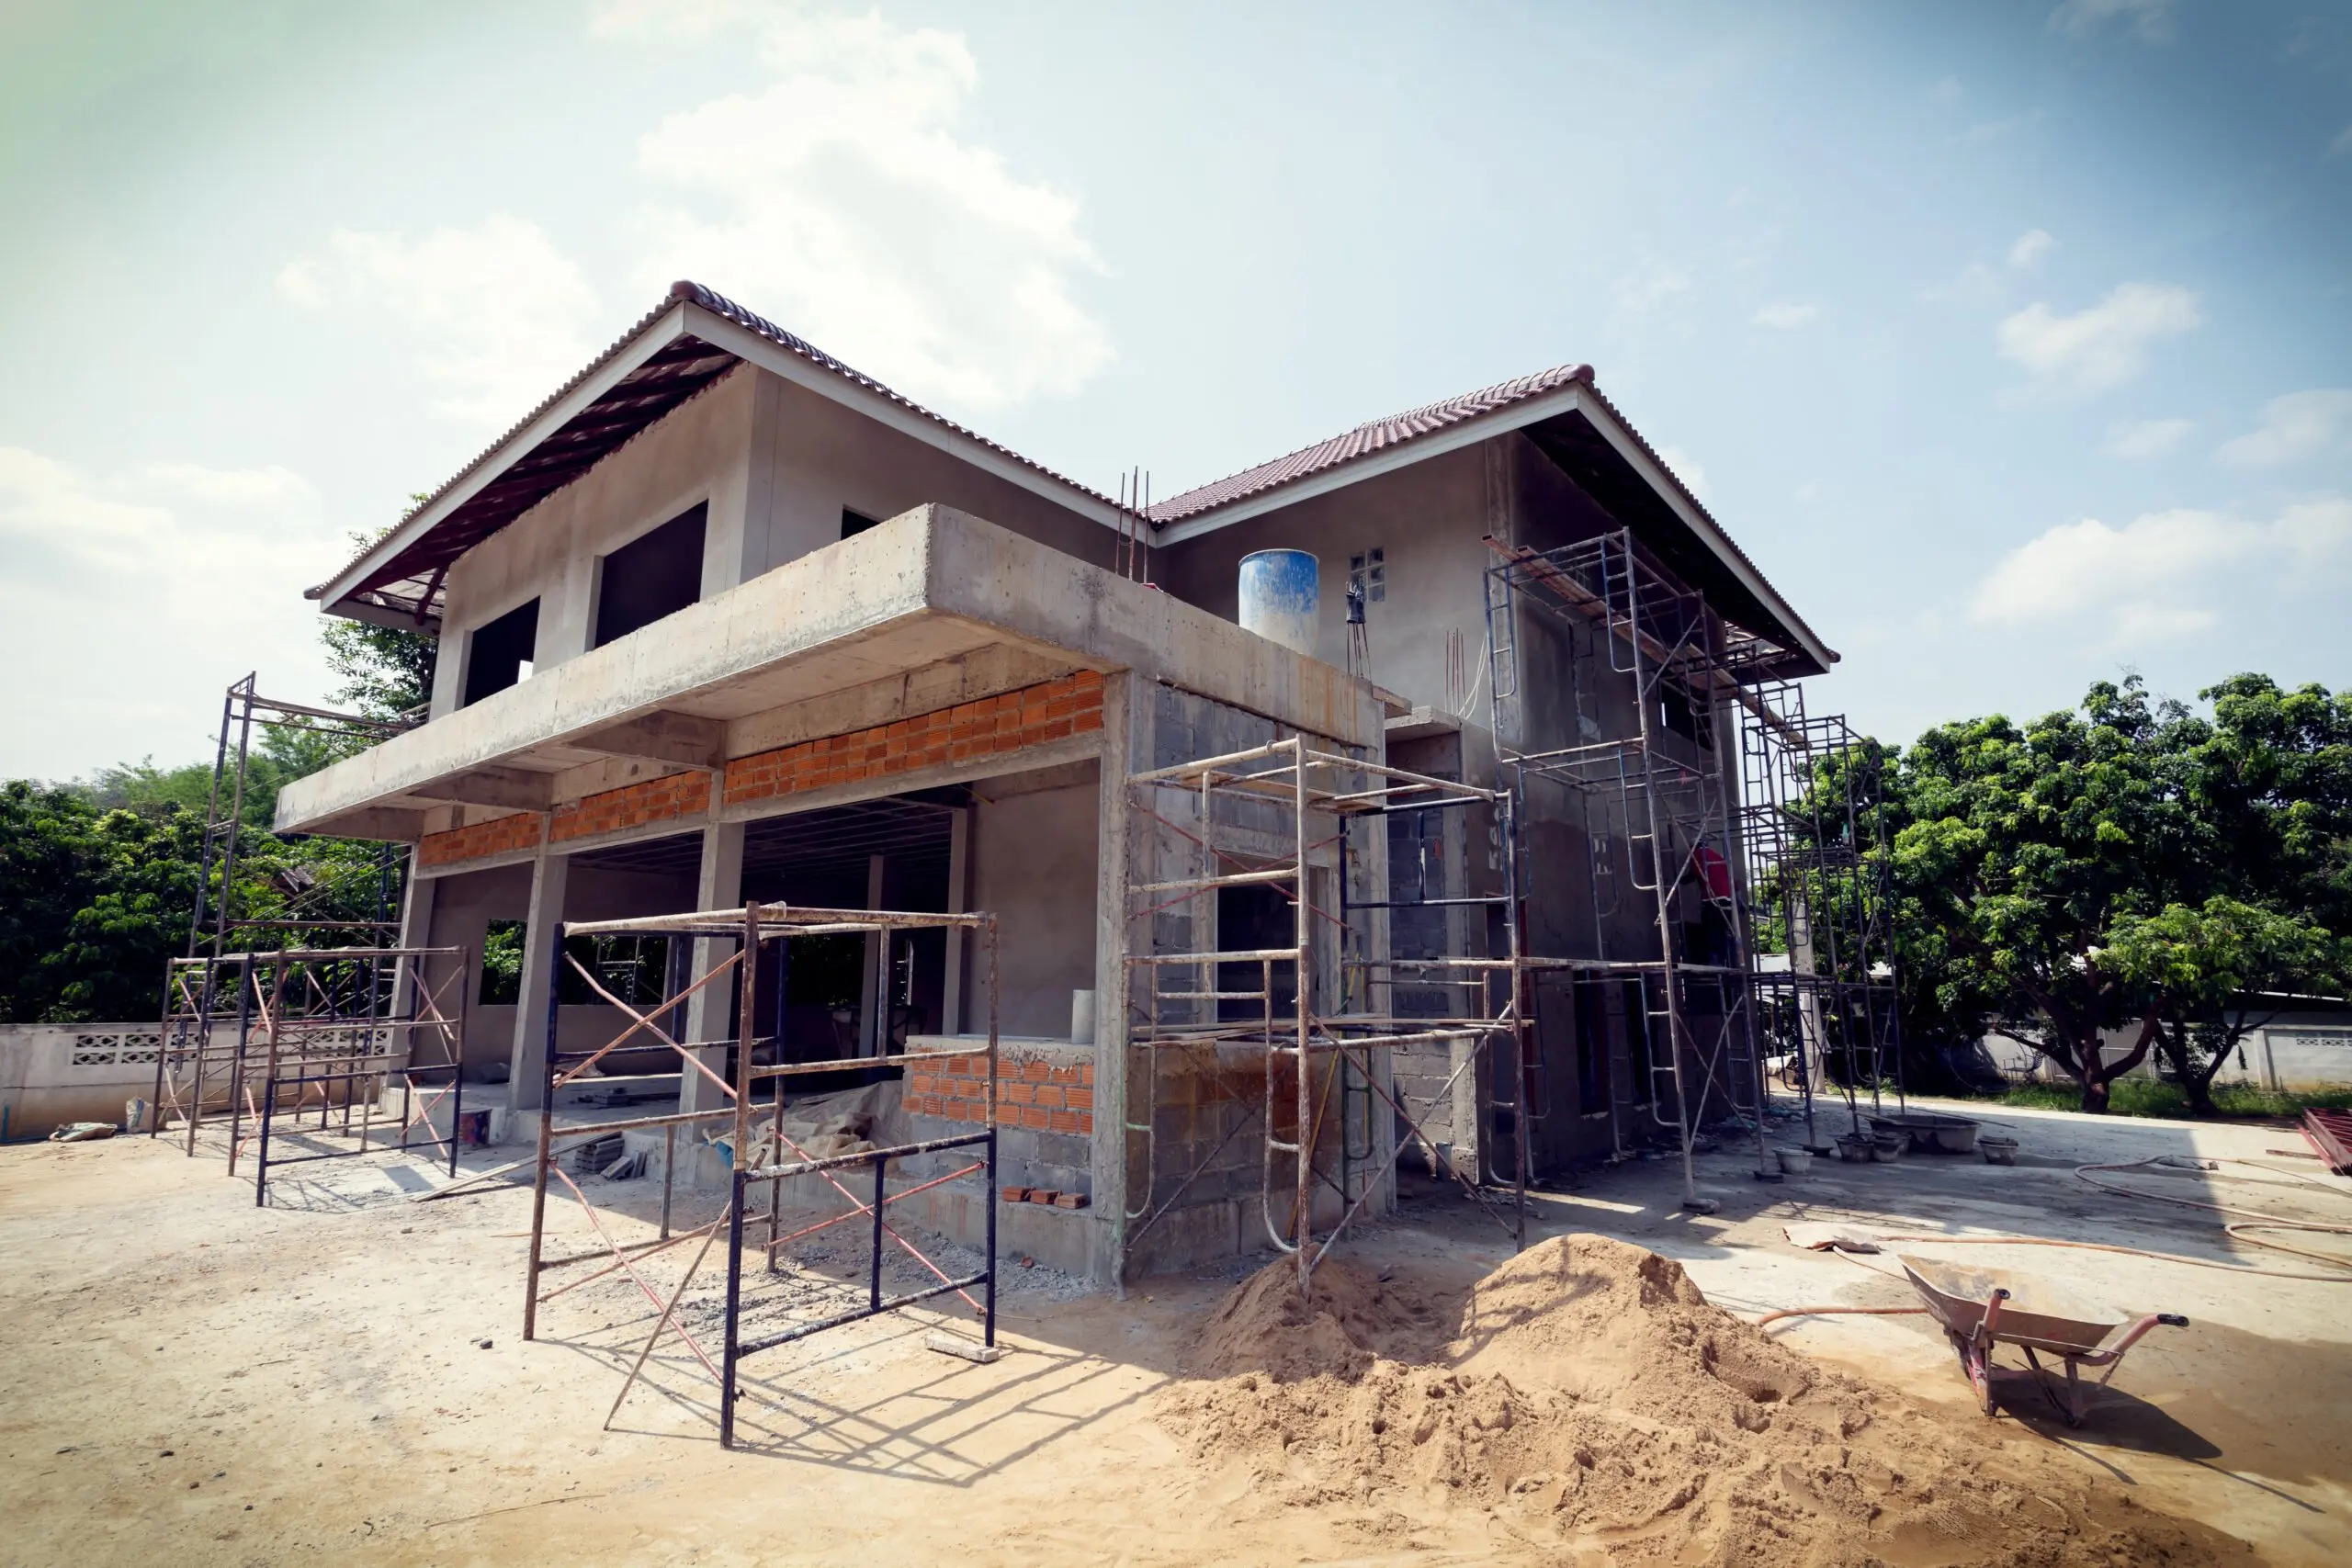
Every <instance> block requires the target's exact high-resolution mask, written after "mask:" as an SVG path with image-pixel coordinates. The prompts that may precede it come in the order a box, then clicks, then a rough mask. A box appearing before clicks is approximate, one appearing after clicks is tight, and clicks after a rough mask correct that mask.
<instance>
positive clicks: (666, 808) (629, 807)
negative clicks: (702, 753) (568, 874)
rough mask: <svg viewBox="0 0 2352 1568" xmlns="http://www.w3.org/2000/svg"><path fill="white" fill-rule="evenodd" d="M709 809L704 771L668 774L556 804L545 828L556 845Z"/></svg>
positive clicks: (693, 815) (708, 779) (550, 839)
mask: <svg viewBox="0 0 2352 1568" xmlns="http://www.w3.org/2000/svg"><path fill="white" fill-rule="evenodd" d="M709 809H710V775H709V774H708V773H699V772H690V773H672V774H670V775H669V776H667V777H666V778H658V779H648V780H646V781H645V782H644V783H642V784H626V785H624V786H622V787H621V788H619V789H608V790H604V791H601V792H600V793H598V794H595V795H583V796H582V797H581V798H580V799H578V800H575V801H573V802H571V804H570V805H568V806H559V807H556V808H555V815H554V819H553V821H552V822H551V823H550V824H549V826H548V842H549V843H556V844H560V843H562V842H563V841H564V840H567V839H585V838H588V837H590V836H591V835H593V834H596V833H616V832H618V831H619V830H620V829H624V828H641V827H643V826H644V825H645V824H646V823H648V822H667V821H669V820H671V819H672V818H677V817H699V816H701V815H702V814H703V813H704V812H706V811H707V810H709Z"/></svg>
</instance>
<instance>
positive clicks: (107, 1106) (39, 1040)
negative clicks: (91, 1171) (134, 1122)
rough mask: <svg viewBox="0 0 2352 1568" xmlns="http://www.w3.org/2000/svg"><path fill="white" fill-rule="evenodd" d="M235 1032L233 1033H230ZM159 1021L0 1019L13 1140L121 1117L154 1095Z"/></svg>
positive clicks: (0, 1097)
mask: <svg viewBox="0 0 2352 1568" xmlns="http://www.w3.org/2000/svg"><path fill="white" fill-rule="evenodd" d="M232 1033H233V1031H232ZM161 1038H162V1036H161V1034H160V1032H158V1029H157V1026H156V1022H155V1021H154V1020H153V1019H149V1020H147V1021H144V1022H140V1023H10V1024H0V1107H5V1108H6V1111H7V1118H6V1120H7V1126H6V1137H7V1141H8V1142H10V1143H21V1142H23V1141H24V1140H26V1139H28V1138H39V1137H45V1136H47V1135H48V1134H49V1133H50V1132H51V1130H52V1129H54V1128H56V1127H58V1126H59V1125H61V1124H62V1123H64V1122H117V1123H119V1122H121V1121H122V1119H123V1103H124V1101H126V1100H130V1099H131V1098H133V1097H136V1098H138V1099H141V1100H152V1099H153V1098H154V1094H155V1055H156V1050H157V1042H158V1041H159V1040H160V1039H161Z"/></svg>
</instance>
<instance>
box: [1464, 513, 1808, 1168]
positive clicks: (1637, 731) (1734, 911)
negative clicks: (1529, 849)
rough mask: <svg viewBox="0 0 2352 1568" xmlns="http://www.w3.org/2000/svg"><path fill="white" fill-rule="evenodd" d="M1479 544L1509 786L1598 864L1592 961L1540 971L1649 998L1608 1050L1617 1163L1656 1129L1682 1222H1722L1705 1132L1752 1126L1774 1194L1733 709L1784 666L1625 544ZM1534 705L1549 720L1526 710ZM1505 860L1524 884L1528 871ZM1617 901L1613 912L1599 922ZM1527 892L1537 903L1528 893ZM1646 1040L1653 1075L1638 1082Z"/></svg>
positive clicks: (1501, 760)
mask: <svg viewBox="0 0 2352 1568" xmlns="http://www.w3.org/2000/svg"><path fill="white" fill-rule="evenodd" d="M1487 545H1488V547H1489V548H1490V549H1491V550H1492V551H1493V553H1494V555H1495V556H1496V560H1495V562H1494V563H1493V564H1492V565H1491V566H1490V567H1489V568H1488V570H1487V576H1486V583H1487V592H1486V609H1487V649H1488V655H1489V660H1490V668H1489V678H1488V685H1487V702H1488V711H1489V714H1490V716H1491V721H1492V726H1493V733H1494V738H1495V748H1496V753H1497V760H1498V766H1499V769H1500V771H1501V773H1502V775H1503V777H1504V778H1505V779H1506V780H1507V781H1508V784H1509V793H1510V795H1511V797H1512V798H1513V799H1514V800H1515V801H1517V802H1519V803H1520V806H1521V818H1522V819H1523V818H1524V814H1525V813H1526V812H1527V811H1528V810H1530V809H1532V807H1530V805H1529V802H1530V799H1531V795H1532V793H1533V792H1534V791H1535V790H1537V789H1548V790H1553V791H1556V792H1559V793H1560V794H1562V795H1565V796H1566V798H1568V799H1570V800H1572V801H1573V802H1574V803H1575V807H1576V810H1577V814H1578V819H1579V824H1580V827H1581V829H1582V830H1583V835H1584V840H1585V842H1586V844H1587V845H1588V848H1589V853H1590V854H1591V856H1592V859H1593V868H1592V871H1591V874H1589V876H1588V878H1587V881H1588V883H1589V903H1590V905H1591V909H1590V913H1591V928H1590V929H1591V931H1592V933H1593V940H1594V942H1595V948H1596V950H1595V951H1594V952H1592V953H1577V954H1555V955H1546V956H1552V957H1557V958H1562V959H1566V960H1568V961H1569V963H1568V965H1567V966H1568V967H1571V968H1574V969H1576V970H1577V971H1578V972H1580V973H1581V974H1584V975H1587V976H1604V977H1613V978H1616V979H1619V980H1621V981H1623V982H1626V983H1629V984H1630V985H1632V986H1634V987H1638V995H1639V997H1640V998H1641V1002H1640V1019H1641V1027H1640V1030H1639V1032H1638V1035H1637V1034H1636V1032H1635V1031H1634V1027H1633V1020H1632V1018H1631V1016H1630V1015H1629V1016H1628V1019H1627V1022H1626V1028H1625V1031H1624V1039H1623V1048H1622V1049H1621V1048H1620V1042H1619V1041H1618V1040H1617V1039H1616V1038H1615V1037H1614V1036H1612V1042H1611V1059H1610V1063H1609V1067H1610V1071H1609V1084H1610V1093H1611V1126H1612V1129H1613V1137H1614V1138H1615V1140H1616V1147H1617V1152H1618V1153H1619V1154H1620V1155H1624V1154H1628V1153H1631V1152H1633V1151H1631V1150H1629V1149H1628V1148H1626V1146H1625V1145H1624V1143H1623V1139H1624V1137H1625V1134H1626V1131H1627V1129H1628V1128H1629V1127H1631V1126H1634V1125H1638V1124H1640V1123H1641V1122H1642V1121H1643V1120H1644V1115H1643V1113H1644V1112H1645V1111H1646V1113H1647V1114H1646V1120H1647V1121H1648V1122H1651V1123H1654V1124H1655V1125H1656V1127H1657V1129H1658V1130H1660V1131H1662V1132H1665V1133H1667V1134H1671V1136H1672V1138H1673V1141H1674V1144H1675V1148H1676V1152H1677V1155H1678V1156H1679V1160H1680V1164H1681V1175H1682V1202H1683V1204H1684V1206H1686V1207H1689V1208H1692V1209H1699V1210H1706V1209H1710V1208H1712V1207H1713V1201H1712V1200H1709V1199H1706V1198H1703V1197H1702V1196H1701V1194H1700V1192H1699V1186H1698V1168H1697V1157H1696V1156H1697V1155H1698V1153H1699V1152H1700V1149H1701V1145H1702V1139H1704V1137H1705V1136H1706V1129H1707V1128H1708V1127H1709V1126H1714V1125H1725V1124H1733V1123H1740V1122H1744V1123H1745V1127H1744V1128H1743V1129H1742V1130H1743V1132H1744V1133H1745V1134H1747V1137H1746V1138H1744V1139H1743V1141H1750V1142H1752V1145H1753V1148H1754V1153H1755V1168H1754V1175H1755V1177H1756V1178H1757V1179H1758V1180H1778V1179H1779V1170H1778V1168H1777V1164H1776V1163H1775V1162H1774V1160H1773V1158H1772V1156H1771V1155H1770V1151H1769V1150H1768V1149H1767V1147H1766V1145H1765V1142H1764V1136H1765V1134H1764V1122H1765V1110H1766V1104H1767V1090H1766V1088H1765V1084H1764V1078H1763V1071H1762V1060H1761V1056H1760V1054H1759V1052H1758V1033H1757V1020H1756V1010H1755V991H1754V987H1753V986H1752V984H1751V979H1752V964H1751V953H1752V951H1753V942H1752V932H1751V930H1750V919H1749V911H1748V910H1747V908H1746V907H1745V905H1744V902H1743V896H1742V890H1743V885H1744V876H1743V870H1742V865H1741V854H1742V846H1741V842H1740V838H1739V828H1740V825H1741V822H1740V814H1739V810H1738V806H1737V802H1738V789H1739V776H1738V772H1737V764H1736V741H1735V739H1733V737H1732V736H1731V735H1729V734H1728V733H1727V729H1728V710H1729V709H1730V708H1731V707H1733V706H1743V707H1747V706H1750V705H1751V699H1750V697H1749V695H1748V694H1747V689H1746V688H1747V683H1749V682H1753V681H1754V680H1756V679H1758V676H1759V674H1760V673H1761V671H1763V670H1765V669H1766V668H1768V667H1769V665H1770V661H1771V660H1772V659H1773V658H1774V656H1775V655H1776V654H1777V653H1778V651H1779V650H1777V649H1772V648H1771V647H1770V645H1769V644H1765V643H1762V642H1761V641H1760V640H1759V639H1757V638H1755V637H1750V636H1747V635H1744V634H1740V633H1738V632H1736V630H1735V628H1733V627H1731V626H1729V625H1728V624H1727V623H1726V622H1725V620H1724V617H1723V615H1721V614H1720V612H1718V611H1717V610H1716V609H1715V607H1714V606H1713V604H1710V603H1709V602H1708V601H1707V599H1706V597H1705V596H1704V595H1703V594H1702V593H1701V592H1698V591H1697V590H1695V589H1693V588H1691V587H1690V586H1688V585H1686V584H1684V583H1682V582H1680V581H1678V580H1676V579H1675V578H1674V577H1673V576H1672V575H1671V574H1670V573H1668V571H1667V570H1665V569H1664V568H1663V567H1662V566H1660V565H1659V564H1658V563H1657V561H1655V560H1654V559H1653V558H1651V557H1650V556H1649V555H1648V554H1647V552H1646V551H1645V550H1644V549H1643V548H1642V547H1640V545H1639V544H1638V543H1637V542H1636V540H1635V538H1634V534H1633V531H1632V530H1631V529H1620V530H1616V531H1613V532H1610V533H1605V534H1601V535H1600V536H1595V537H1593V538H1589V539H1586V540H1582V541H1579V542H1577V543H1575V544H1570V545H1565V546H1560V547H1555V548H1552V549H1548V550H1537V549H1534V548H1532V547H1527V546H1514V545H1510V544H1506V543H1504V542H1503V541H1501V540H1499V539H1496V538H1492V537H1489V538H1488V539H1487ZM1539 629H1540V630H1541V631H1542V632H1543V633H1544V635H1547V636H1552V637H1557V638H1558V639H1559V647H1560V649H1561V657H1559V658H1557V659H1555V660H1544V661H1543V663H1544V667H1543V668H1541V669H1538V668H1534V667H1532V664H1531V661H1530V660H1526V659H1524V658H1523V657H1522V654H1521V642H1522V641H1523V640H1524V639H1525V638H1526V637H1529V636H1532V635H1536V633H1537V632H1538V631H1539ZM1554 671H1556V674H1555V673H1554ZM1539 696H1540V697H1541V698H1542V705H1543V707H1544V712H1543V713H1542V714H1541V715H1540V716H1539V715H1538V714H1537V713H1534V712H1532V711H1531V709H1532V708H1534V707H1535V706H1536V705H1537V703H1536V699H1537V698H1538V697H1539ZM1564 698H1565V705H1563V699H1564ZM1678 716H1679V723H1678V722H1677V719H1678ZM1540 720H1541V721H1555V724H1554V728H1555V729H1556V730H1557V731H1558V732H1557V733H1552V734H1542V735H1539V734H1538V733H1537V732H1538V730H1539V729H1540V728H1544V723H1542V722H1540ZM1512 858H1513V860H1514V862H1515V863H1520V864H1521V866H1522V867H1524V866H1525V864H1526V863H1525V858H1524V856H1523V855H1521V856H1514V857H1512ZM1621 879H1622V880H1621ZM1605 883H1606V884H1613V885H1614V890H1615V895H1616V897H1618V898H1619V900H1620V902H1619V903H1618V904H1616V905H1614V906H1611V907H1609V908H1603V903H1602V888H1603V886H1604V884H1605ZM1520 891H1521V897H1526V896H1527V892H1528V889H1527V887H1526V886H1525V884H1524V882H1523V881H1522V884H1521V889H1520ZM1628 893H1630V894H1633V895H1634V896H1638V897H1645V899H1646V903H1645V908H1647V909H1648V910H1649V911H1650V916H1651V918H1650V919H1648V920H1647V921H1646V922H1645V924H1646V931H1645V935H1644V936H1643V937H1642V938H1641V939H1639V940H1638V941H1636V942H1633V943H1632V946H1631V950H1630V951H1623V952H1611V922H1612V919H1613V917H1614V916H1615V915H1616V914H1617V913H1618V912H1619V911H1620V910H1621V909H1623V908H1624V905H1623V902H1622V900H1623V898H1624V897H1625V896H1626V895H1627V894H1628ZM1710 911H1712V919H1711V918H1710ZM1702 933H1704V934H1705V936H1706V939H1707V946H1706V948H1705V950H1704V951H1702V950H1701V947H1700V937H1701V934H1702ZM1620 945H1623V944H1620ZM1660 1032H1662V1033H1663V1035H1664V1048H1663V1050H1661V1049H1660V1048H1659V1040H1658V1036H1659V1034H1660ZM1636 1039H1638V1041H1639V1042H1640V1043H1642V1044H1643V1047H1644V1049H1643V1055H1644V1056H1645V1061H1644V1062H1643V1063H1642V1064H1641V1065H1640V1066H1636V1065H1635V1064H1634V1062H1633V1060H1632V1045H1633V1043H1634V1041H1635V1040H1636ZM1661 1056H1663V1058H1664V1060H1663V1061H1661V1060H1660V1057H1661Z"/></svg>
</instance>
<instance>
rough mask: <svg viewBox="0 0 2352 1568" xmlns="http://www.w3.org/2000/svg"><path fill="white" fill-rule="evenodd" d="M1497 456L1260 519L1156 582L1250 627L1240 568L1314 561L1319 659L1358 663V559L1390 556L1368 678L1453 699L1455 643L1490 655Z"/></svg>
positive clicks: (1469, 451) (1372, 621) (1401, 690)
mask: <svg viewBox="0 0 2352 1568" xmlns="http://www.w3.org/2000/svg"><path fill="white" fill-rule="evenodd" d="M1487 486H1488V480H1487V457H1486V447H1484V446H1474V447H1465V448H1464V449H1462V450H1460V451H1456V452H1449V453H1447V454H1445V455H1443V456H1442V457H1434V458H1431V459H1430V461H1428V462H1426V463H1417V464H1415V465H1413V466H1412V467H1410V468H1399V469H1396V470H1394V471H1393V472H1390V473H1386V474H1383V475H1381V476H1380V477H1378V478H1377V479H1366V480H1365V481H1363V483H1361V484H1355V485H1350V486H1348V487H1347V488H1346V489H1344V490H1337V491H1330V492H1329V493H1328V494H1324V495H1319V496H1316V497H1313V498H1311V499H1309V500H1307V501H1304V502H1299V503H1298V504H1297V505H1295V506H1286V507H1283V508H1282V509H1281V510H1279V511H1276V512H1271V513H1265V514H1263V515H1261V516H1258V517H1252V518H1249V519H1247V520H1245V521H1243V522H1240V523H1236V524H1234V525H1231V526H1229V527H1226V528H1221V529H1219V530H1218V531H1216V533H1214V534H1204V535H1203V536H1200V537H1198V538H1194V539H1189V540H1186V541H1185V542H1184V543H1182V544H1180V545H1176V546H1172V547H1170V548H1168V549H1164V550H1156V551H1154V552H1153V554H1152V566H1151V572H1152V580H1153V581H1156V582H1159V583H1162V584H1164V585H1165V586H1166V587H1167V589H1168V591H1169V592H1170V593H1173V594H1175V595H1176V596H1177V597H1179V598H1181V599H1184V600H1187V601H1189V602H1191V603H1192V604H1198V605H1199V606H1201V608H1203V609H1204V610H1207V611H1210V612H1212V613H1213V614H1216V615H1223V616H1225V617H1226V618H1227V619H1228V620H1234V619H1238V615H1239V602H1238V592H1239V580H1240V570H1241V558H1242V557H1243V556H1245V555H1247V554H1249V553H1250V551H1252V550H1265V549H1294V550H1306V551H1309V552H1311V553H1312V554H1313V555H1314V556H1315V558H1316V561H1317V581H1318V585H1319V588H1320V592H1321V595H1322V603H1321V607H1320V611H1319V615H1318V617H1317V623H1316V637H1315V649H1314V653H1315V656H1316V657H1317V659H1320V660H1323V661H1324V662H1326V663H1328V664H1338V665H1341V666H1342V667H1344V666H1345V662H1346V658H1347V589H1348V558H1349V557H1351V556H1353V555H1362V554H1364V553H1366V552H1368V551H1370V550H1371V549H1373V548H1374V547H1378V548H1380V549H1382V550H1384V551H1385V552H1386V556H1387V561H1386V565H1387V575H1388V585H1387V598H1386V599H1385V600H1384V601H1383V602H1382V603H1380V604H1372V605H1368V606H1367V607H1366V610H1365V626H1364V629H1365V640H1366V642H1367V644H1368V646H1369V647H1370V649H1371V656H1372V657H1371V667H1370V669H1369V671H1367V673H1369V675H1370V676H1371V678H1372V680H1373V681H1374V682H1377V683H1378V684H1380V685H1383V686H1385V687H1387V688H1388V689H1389V690H1391V691H1393V692H1397V693H1398V694H1402V695H1404V696H1406V697H1408V698H1409V699H1410V700H1411V701H1413V702H1415V703H1427V704H1433V705H1442V704H1443V702H1444V701H1445V697H1446V684H1445V646H1446V633H1447V632H1448V631H1454V632H1458V633H1459V634H1460V635H1461V637H1462V640H1463V644H1464V648H1465V649H1466V650H1467V652H1468V655H1469V657H1470V658H1471V659H1472V660H1473V661H1474V666H1475V661H1476V658H1477V657H1478V652H1479V649H1482V648H1483V647H1484V646H1485V644H1486V622H1485V612H1484V608H1483V606H1484V604H1485V600H1484V598H1483V597H1482V595H1481V590H1480V581H1481V573H1483V572H1484V571H1485V570H1486V567H1487V558H1488V557H1487V549H1486V547H1485V546H1484V545H1482V544H1480V543H1479V536H1480V535H1481V534H1483V533H1485V532H1486V531H1487V525H1486V519H1487Z"/></svg>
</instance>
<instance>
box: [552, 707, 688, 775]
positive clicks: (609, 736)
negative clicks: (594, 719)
mask: <svg viewBox="0 0 2352 1568" xmlns="http://www.w3.org/2000/svg"><path fill="white" fill-rule="evenodd" d="M568 744H570V745H571V746H574V747H576V748H578V749H579V750H582V751H603V752H605V753H606V754H607V755H610V756H615V757H636V758H639V759H641V760H643V761H650V762H671V763H675V764H677V765H679V766H681V767H688V768H715V767H718V766H720V765H721V764H723V763H724V762H725V761H727V726H726V725H725V724H723V723H721V722H720V721H719V720H718V719H715V718H696V717H695V716H693V715H692V714H684V713H670V712H667V711H664V710H662V709H659V708H657V709H655V710H654V711H653V712H651V713H649V714H647V715H645V716H643V717H641V718H632V719H628V720H625V721H623V722H622V723H619V724H613V725H607V726H605V728H602V729H592V730H590V731H589V732H588V733H587V734H585V735H583V736H582V737H580V738H579V739H576V740H573V741H571V742H568Z"/></svg>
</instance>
